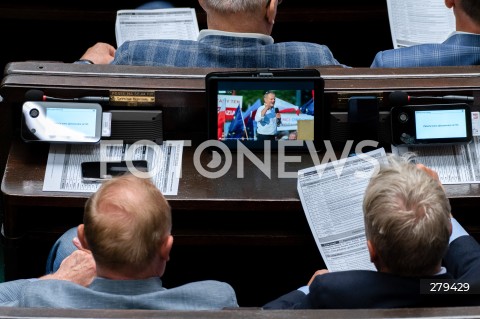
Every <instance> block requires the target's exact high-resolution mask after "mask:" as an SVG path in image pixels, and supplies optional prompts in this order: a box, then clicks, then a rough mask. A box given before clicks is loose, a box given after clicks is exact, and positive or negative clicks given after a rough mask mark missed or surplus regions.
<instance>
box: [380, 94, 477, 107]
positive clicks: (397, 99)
mask: <svg viewBox="0 0 480 319" xmlns="http://www.w3.org/2000/svg"><path fill="white" fill-rule="evenodd" d="M388 100H389V101H390V104H392V105H393V106H403V105H407V104H408V103H410V102H414V101H419V102H420V101H423V102H427V103H429V102H430V101H431V100H437V101H438V100H443V101H445V100H447V101H456V102H472V101H473V96H465V95H444V96H410V95H408V94H407V92H403V91H394V92H392V93H390V95H389V96H388Z"/></svg>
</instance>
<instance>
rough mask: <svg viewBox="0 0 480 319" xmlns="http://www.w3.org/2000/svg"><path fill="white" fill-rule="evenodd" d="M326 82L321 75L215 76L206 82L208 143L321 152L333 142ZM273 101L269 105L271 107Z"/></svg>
mask: <svg viewBox="0 0 480 319" xmlns="http://www.w3.org/2000/svg"><path fill="white" fill-rule="evenodd" d="M323 92H324V80H323V79H322V77H321V76H320V73H319V71H318V70H316V69H269V70H256V71H235V72H213V73H209V74H208V75H207V76H206V95H207V109H208V139H209V140H215V141H219V142H220V143H222V144H224V145H226V146H227V147H228V148H229V149H232V150H238V148H239V147H246V148H247V149H249V150H257V151H263V150H264V149H265V147H266V145H267V143H268V142H269V143H270V144H269V147H271V149H277V148H278V147H279V146H280V145H281V144H283V145H284V147H285V148H284V149H285V150H307V149H308V145H307V143H306V142H309V141H310V142H311V143H310V144H309V145H312V146H313V147H315V149H316V150H318V149H319V148H322V147H323V145H324V144H323V140H325V139H328V137H327V135H328V133H329V127H328V123H329V121H328V116H329V110H328V109H327V107H326V106H325V104H324V101H323ZM267 99H268V101H267Z"/></svg>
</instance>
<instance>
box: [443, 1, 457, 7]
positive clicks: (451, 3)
mask: <svg viewBox="0 0 480 319" xmlns="http://www.w3.org/2000/svg"><path fill="white" fill-rule="evenodd" d="M445 5H446V6H447V8H449V9H451V8H453V7H454V6H455V0H445Z"/></svg>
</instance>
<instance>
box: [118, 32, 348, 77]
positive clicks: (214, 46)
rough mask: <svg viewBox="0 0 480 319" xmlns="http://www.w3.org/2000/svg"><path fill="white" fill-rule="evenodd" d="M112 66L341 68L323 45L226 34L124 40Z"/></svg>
mask: <svg viewBox="0 0 480 319" xmlns="http://www.w3.org/2000/svg"><path fill="white" fill-rule="evenodd" d="M237 35H238V34H237ZM112 64H121V65H145V66H167V67H204V68H208V67H212V68H303V67H306V66H321V65H340V66H344V65H342V64H340V63H339V62H338V61H337V60H336V59H335V58H334V57H333V54H332V52H331V51H330V49H329V48H328V47H327V46H325V45H320V44H315V43H308V42H282V43H268V41H265V39H264V38H261V37H251V36H245V37H241V36H229V35H228V33H226V32H225V33H223V34H214V33H209V34H208V35H206V36H204V37H201V38H199V40H198V41H190V40H137V41H128V42H125V43H123V44H122V45H121V46H120V47H119V48H118V49H117V52H116V54H115V59H114V61H113V62H112Z"/></svg>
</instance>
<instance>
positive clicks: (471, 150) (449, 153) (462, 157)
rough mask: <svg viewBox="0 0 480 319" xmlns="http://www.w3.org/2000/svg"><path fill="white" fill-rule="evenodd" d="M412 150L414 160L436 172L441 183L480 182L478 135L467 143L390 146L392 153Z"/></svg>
mask: <svg viewBox="0 0 480 319" xmlns="http://www.w3.org/2000/svg"><path fill="white" fill-rule="evenodd" d="M406 152H414V153H415V154H416V155H417V156H416V161H417V162H418V163H422V164H423V165H425V166H428V167H430V168H431V169H433V170H435V171H436V172H437V173H438V177H439V178H440V181H441V182H442V184H472V183H480V137H479V136H474V137H473V139H472V141H471V142H470V143H468V144H459V145H444V146H438V145H435V146H408V147H407V146H398V147H394V146H392V153H395V154H400V155H401V154H404V153H406Z"/></svg>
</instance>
